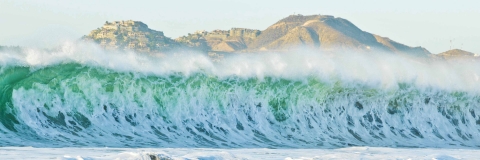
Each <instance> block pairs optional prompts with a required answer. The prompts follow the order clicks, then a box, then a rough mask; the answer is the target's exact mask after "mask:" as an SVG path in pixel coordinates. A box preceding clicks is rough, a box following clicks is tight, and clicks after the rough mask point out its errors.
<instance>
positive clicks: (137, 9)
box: [0, 0, 480, 54]
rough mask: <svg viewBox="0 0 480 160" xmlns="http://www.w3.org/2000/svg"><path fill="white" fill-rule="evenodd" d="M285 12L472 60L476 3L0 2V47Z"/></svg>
mask: <svg viewBox="0 0 480 160" xmlns="http://www.w3.org/2000/svg"><path fill="white" fill-rule="evenodd" d="M292 14H303V15H312V14H321V15H333V16H335V17H341V18H344V19H347V20H349V21H351V22H352V23H353V24H355V25H356V26H357V27H359V28H360V29H362V30H364V31H367V32H370V33H373V34H377V35H380V36H383V37H389V38H390V39H392V40H394V41H397V42H400V43H403V44H406V45H409V46H422V47H425V48H426V49H427V50H429V51H430V52H432V53H440V52H443V51H447V50H449V49H450V48H459V49H463V50H466V51H470V52H474V53H477V54H480V20H479V19H480V1H478V0H460V1H453V0H422V1H419V0H402V1H391V0H362V1H359V0H335V1H332V0H289V1H283V0H262V1H259V0H228V1H227V0H202V1H198V0H175V1H166V0H163V1H153V0H151V1H147V0H135V1H132V0H100V1H99V0H68V1H65V0H41V1H37V0H0V26H1V27H0V45H19V46H27V47H52V46H57V45H59V44H62V43H63V42H65V41H72V40H76V39H78V38H80V37H81V36H83V35H87V34H88V33H89V32H90V31H91V30H94V29H96V28H99V27H101V26H102V25H103V24H104V23H105V21H117V20H135V21H142V22H144V23H146V24H147V25H148V26H149V27H150V28H151V29H154V30H159V31H163V32H164V33H165V35H166V36H167V37H171V38H177V37H179V36H183V35H187V34H188V33H193V32H194V31H196V30H207V31H210V30H215V29H224V30H227V29H230V28H232V27H237V28H251V29H260V30H264V29H266V28H267V27H268V26H270V25H272V24H274V23H275V22H277V21H278V20H280V19H282V18H284V17H287V16H289V15H292Z"/></svg>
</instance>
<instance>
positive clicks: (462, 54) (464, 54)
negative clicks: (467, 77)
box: [435, 49, 480, 59]
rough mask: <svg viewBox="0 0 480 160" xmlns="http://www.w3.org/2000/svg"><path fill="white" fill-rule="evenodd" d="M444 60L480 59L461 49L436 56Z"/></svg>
mask: <svg viewBox="0 0 480 160" xmlns="http://www.w3.org/2000/svg"><path fill="white" fill-rule="evenodd" d="M435 56H436V57H440V58H443V59H454V58H480V57H479V56H478V55H476V54H474V53H472V52H468V51H464V50H461V49H452V50H448V51H445V52H442V53H439V54H436V55H435Z"/></svg>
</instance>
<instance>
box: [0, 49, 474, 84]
mask: <svg viewBox="0 0 480 160" xmlns="http://www.w3.org/2000/svg"><path fill="white" fill-rule="evenodd" d="M59 63H79V64H84V65H89V66H96V67H102V68H107V69H112V70H115V71H119V72H138V73H142V74H147V75H151V74H153V75H168V74H172V73H178V72H180V73H183V74H185V75H191V74H193V73H198V72H203V73H207V74H211V75H215V76H219V77H228V76H232V75H235V76H238V77H243V78H250V77H257V78H260V79H262V78H264V77H279V78H287V79H294V80H303V79H305V77H308V76H314V77H320V78H323V79H324V80H332V79H334V80H343V81H347V82H348V81H356V82H361V83H364V84H366V85H371V86H374V87H382V88H395V87H397V84H398V83H412V84H416V85H418V86H420V87H433V88H438V89H447V90H460V91H473V92H480V83H479V82H480V80H479V76H480V62H479V61H475V60H456V61H444V60H432V59H427V58H414V57H413V58H412V57H406V56H401V55H395V54H388V53H368V54H365V53H363V54H360V53H354V52H344V53H322V52H316V51H308V50H297V51H292V52H291V53H263V54H237V55H232V56H226V58H225V59H224V60H223V61H221V62H219V63H213V62H212V61H211V60H210V59H209V58H208V57H207V56H206V55H203V54H199V53H193V52H191V53H176V54H175V53H171V54H156V55H146V54H136V53H134V52H125V53H123V52H122V53H119V52H107V51H104V50H102V49H100V48H98V47H97V46H96V45H93V44H85V43H65V44H64V45H63V46H62V48H61V49H59V50H57V51H42V50H38V49H26V52H25V53H22V54H19V53H11V52H1V53H0V66H31V67H32V68H39V67H45V66H51V65H56V64H59Z"/></svg>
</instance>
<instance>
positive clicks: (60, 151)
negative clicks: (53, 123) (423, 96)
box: [0, 147, 480, 160]
mask: <svg viewBox="0 0 480 160" xmlns="http://www.w3.org/2000/svg"><path fill="white" fill-rule="evenodd" d="M0 155H1V158H2V159H4V160H8V159H59V160H107V159H108V160H110V159H117V160H154V159H155V158H158V159H162V158H163V159H165V160H170V159H172V160H237V159H238V160H246V159H263V160H279V159H285V160H313V159H430V160H456V159H477V158H478V157H479V156H480V151H479V150H474V149H429V148H381V147H351V148H340V149H265V148H250V149H208V148H138V149H134V148H31V147H2V148H0Z"/></svg>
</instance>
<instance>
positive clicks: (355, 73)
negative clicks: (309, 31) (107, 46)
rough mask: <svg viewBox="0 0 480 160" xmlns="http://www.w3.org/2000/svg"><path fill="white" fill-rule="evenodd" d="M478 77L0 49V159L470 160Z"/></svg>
mask: <svg viewBox="0 0 480 160" xmlns="http://www.w3.org/2000/svg"><path fill="white" fill-rule="evenodd" d="M479 76H480V62H478V61H474V60H451V61H444V60H432V59H425V58H423V59H422V58H412V57H405V56H400V55H394V54H386V53H371V54H360V53H354V52H351V53H348V52H346V53H335V54H331V53H318V52H313V51H302V50H299V51H295V52H294V51H292V53H288V54H279V53H265V54H238V55H231V56H227V57H225V59H224V60H222V61H220V62H212V61H211V60H210V59H209V58H208V57H207V56H205V55H203V54H199V53H177V54H160V55H146V54H136V53H130V52H128V53H115V52H106V51H103V50H102V49H99V48H97V47H95V46H93V45H89V44H65V45H63V46H62V48H61V49H59V50H57V51H43V50H38V49H27V50H26V51H25V52H24V53H14V52H9V51H2V52H0V93H1V94H0V147H1V148H0V153H2V154H3V156H5V157H7V156H9V157H8V158H20V157H15V155H18V156H22V155H24V154H21V153H25V152H28V153H33V154H32V155H34V156H38V157H42V156H43V157H44V158H46V159H47V158H48V157H49V155H48V154H49V152H50V151H51V155H50V157H51V156H53V157H57V158H58V157H60V158H67V159H68V158H69V155H67V153H68V154H72V151H73V150H75V151H80V152H81V153H84V154H83V155H82V154H72V155H75V156H79V157H70V158H74V159H75V158H77V159H78V158H80V159H81V158H82V157H83V158H84V159H88V158H89V157H90V159H97V158H99V159H102V156H103V158H106V157H107V159H108V158H112V156H113V157H115V156H117V158H118V156H119V155H120V156H119V157H122V156H121V155H128V154H133V155H134V156H133V158H132V157H130V158H131V159H142V156H143V157H145V156H149V154H146V152H149V151H148V150H151V153H152V154H153V155H156V156H158V155H160V154H164V155H165V156H166V157H170V158H180V159H182V158H183V159H185V158H188V157H189V156H188V155H190V154H191V153H198V154H199V155H200V156H197V157H196V159H201V157H207V159H284V158H287V159H288V158H292V159H295V158H301V157H302V154H304V155H305V156H303V158H306V159H308V158H312V159H315V158H318V159H328V157H322V155H324V154H323V153H325V154H331V155H337V156H339V157H336V158H337V159H343V158H342V157H344V158H347V159H349V158H348V157H345V156H347V155H351V156H353V157H352V158H354V159H363V158H366V159H378V158H382V159H383V158H388V156H393V157H399V158H400V159H403V158H408V155H410V158H412V157H413V158H414V159H417V158H419V159H432V158H437V159H438V158H440V159H441V158H444V159H445V158H447V159H448V158H453V159H458V158H462V157H463V158H465V157H466V158H468V157H469V156H470V157H472V156H475V155H478V154H479V153H478V150H477V149H478V147H479V146H480V115H479V114H480V83H479V81H480V80H479ZM52 148H53V149H52ZM115 148H117V149H115ZM142 148H143V149H142ZM267 148H268V149H267ZM94 150H95V151H94ZM96 150H100V151H105V152H98V151H96ZM357 150H361V151H358V152H359V153H364V155H365V154H371V155H379V156H380V157H375V156H373V157H368V156H367V157H365V156H358V155H357V156H355V155H356V154H355V153H356V152H357ZM257 151H262V152H257ZM437 151H438V152H441V154H437V153H435V152H437ZM62 152H64V153H65V154H64V155H62V154H63V153H62ZM202 152H204V153H202ZM314 152H315V153H317V152H318V153H322V154H321V155H320V154H314ZM402 152H409V153H410V154H398V153H402ZM464 152H465V153H464ZM467 152H468V153H469V154H466V153H467ZM34 153H38V154H34ZM200 153H201V154H200ZM257 153H259V154H257ZM270 153H272V154H270ZM377 153H378V154H377ZM443 153H445V154H443ZM458 153H462V154H458ZM2 154H0V156H2ZM135 155H137V156H136V158H135ZM217 155H219V156H217ZM245 155H251V156H245ZM12 156H13V157H12ZM105 156H106V157H105ZM209 156H210V158H208V157H209ZM92 157H93V158H92ZM269 157H270V158H269ZM190 158H191V159H195V156H191V157H190ZM330 158H333V159H335V157H330ZM120 159H121V158H120ZM126 159H128V156H127V158H126ZM147 159H148V157H147Z"/></svg>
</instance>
